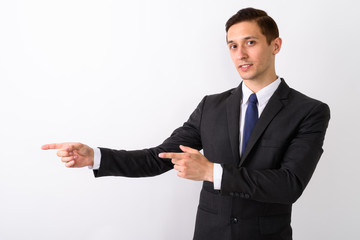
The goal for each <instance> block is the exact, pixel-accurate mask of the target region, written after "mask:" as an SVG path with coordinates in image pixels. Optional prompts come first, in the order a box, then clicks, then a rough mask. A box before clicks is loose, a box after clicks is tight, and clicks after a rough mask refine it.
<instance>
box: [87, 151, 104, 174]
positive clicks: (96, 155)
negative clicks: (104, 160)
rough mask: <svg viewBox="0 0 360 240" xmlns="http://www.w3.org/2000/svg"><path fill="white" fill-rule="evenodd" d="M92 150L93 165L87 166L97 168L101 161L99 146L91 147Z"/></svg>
mask: <svg viewBox="0 0 360 240" xmlns="http://www.w3.org/2000/svg"><path fill="white" fill-rule="evenodd" d="M92 149H93V150H94V165H92V166H89V169H92V170H98V169H99V168H100V162H101V151H100V149H99V148H92Z"/></svg>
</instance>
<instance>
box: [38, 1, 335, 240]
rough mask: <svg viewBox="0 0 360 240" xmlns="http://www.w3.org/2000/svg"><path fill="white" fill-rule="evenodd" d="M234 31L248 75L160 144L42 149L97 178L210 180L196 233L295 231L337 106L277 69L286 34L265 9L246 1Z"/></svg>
mask: <svg viewBox="0 0 360 240" xmlns="http://www.w3.org/2000/svg"><path fill="white" fill-rule="evenodd" d="M226 32H227V38H226V39H227V43H228V47H229V50H230V55H231V58H232V60H233V62H234V64H235V67H236V69H237V71H238V72H239V74H240V76H241V78H242V79H243V82H242V83H241V84H240V85H239V86H238V87H237V88H235V89H231V90H229V91H226V92H223V93H220V94H216V95H211V96H206V97H204V98H203V100H202V101H201V102H200V104H199V105H198V107H197V108H196V109H195V111H194V112H193V113H192V115H191V116H190V118H189V120H188V121H187V122H185V123H184V125H183V126H182V127H180V128H178V129H176V130H175V131H174V132H173V134H172V135H171V136H170V137H169V138H168V139H166V140H165V141H164V143H162V144H161V145H159V146H158V147H155V148H150V149H146V150H139V151H125V150H111V149H105V148H101V149H97V148H96V149H92V148H90V147H88V146H86V145H84V144H81V143H60V144H48V145H44V146H42V149H61V150H59V151H58V152H57V155H58V156H59V157H61V160H62V161H63V162H65V163H66V164H65V165H66V166H67V167H84V166H93V168H94V173H95V176H96V177H101V176H109V175H111V176H128V177H145V176H153V175H158V174H161V173H163V172H165V171H168V170H170V169H172V168H174V169H175V170H177V171H178V176H179V177H183V178H187V179H192V180H201V181H204V182H203V188H202V190H201V195H200V202H199V208H198V212H197V218H196V226H195V233H194V239H196V240H219V239H245V240H261V239H266V240H271V239H286V240H289V239H292V229H291V226H290V222H291V207H292V203H294V202H295V201H296V200H297V199H298V198H299V197H300V195H301V194H302V192H303V190H304V189H305V187H306V185H307V184H308V182H309V180H310V178H311V176H312V174H313V172H314V170H315V167H316V165H317V162H318V160H319V158H320V156H321V154H322V152H323V150H322V145H323V140H324V136H325V132H326V129H327V125H328V121H329V119H330V111H329V108H328V106H327V105H326V104H324V103H321V102H320V101H317V100H314V99H311V98H309V97H307V96H305V95H303V94H301V93H299V92H297V91H295V90H293V89H291V88H289V87H288V85H287V84H286V83H285V81H284V80H283V79H281V78H279V77H278V76H277V75H276V72H275V56H276V54H277V53H278V52H279V51H280V48H281V43H282V40H281V39H280V38H279V33H278V29H277V26H276V23H275V21H274V20H273V19H272V18H271V17H269V16H268V15H267V14H266V12H264V11H262V10H257V9H253V8H247V9H242V10H240V11H239V12H237V13H236V14H235V15H234V16H232V17H231V18H230V19H229V20H228V22H227V23H226ZM200 149H203V151H204V155H202V154H201V153H200V152H199V150H200Z"/></svg>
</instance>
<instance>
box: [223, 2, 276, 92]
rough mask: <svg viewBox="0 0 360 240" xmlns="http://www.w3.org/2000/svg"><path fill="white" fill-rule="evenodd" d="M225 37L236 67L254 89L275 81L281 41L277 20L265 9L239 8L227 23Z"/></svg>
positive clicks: (247, 83)
mask: <svg viewBox="0 0 360 240" xmlns="http://www.w3.org/2000/svg"><path fill="white" fill-rule="evenodd" d="M226 40H227V44H228V47H229V51H230V56H231V59H232V61H233V62H234V65H235V67H236V70H237V71H238V72H239V74H240V76H241V78H242V79H243V80H244V82H245V84H246V86H248V87H249V88H250V89H251V90H252V91H254V92H256V91H258V90H259V89H261V88H263V87H265V86H267V85H268V84H270V83H271V82H272V81H275V80H276V78H277V76H276V73H275V55H276V54H277V53H278V52H279V51H280V48H281V44H282V40H281V38H279V32H278V30H277V26H276V23H275V22H274V20H273V19H272V18H270V17H269V16H267V14H266V12H264V11H262V10H256V9H253V8H246V9H243V10H240V11H239V12H238V13H237V14H235V15H234V16H232V17H231V18H230V19H229V20H228V22H227V23H226Z"/></svg>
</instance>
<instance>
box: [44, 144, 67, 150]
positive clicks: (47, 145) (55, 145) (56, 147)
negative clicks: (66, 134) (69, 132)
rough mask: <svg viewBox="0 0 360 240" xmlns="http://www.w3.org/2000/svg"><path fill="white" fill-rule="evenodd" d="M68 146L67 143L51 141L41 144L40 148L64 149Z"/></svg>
mask: <svg viewBox="0 0 360 240" xmlns="http://www.w3.org/2000/svg"><path fill="white" fill-rule="evenodd" d="M66 147H68V144H65V143H51V144H45V145H42V146H41V149H42V150H49V149H64V148H66Z"/></svg>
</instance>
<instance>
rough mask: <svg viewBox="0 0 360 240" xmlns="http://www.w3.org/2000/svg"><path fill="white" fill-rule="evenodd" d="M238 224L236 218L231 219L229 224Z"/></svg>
mask: <svg viewBox="0 0 360 240" xmlns="http://www.w3.org/2000/svg"><path fill="white" fill-rule="evenodd" d="M238 222H239V220H238V219H237V218H236V217H234V218H231V223H232V224H237V223H238Z"/></svg>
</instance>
